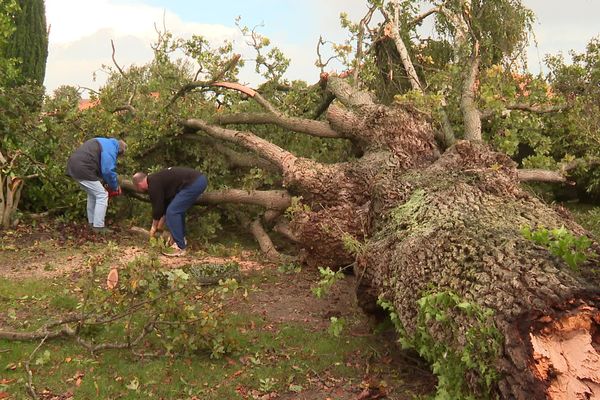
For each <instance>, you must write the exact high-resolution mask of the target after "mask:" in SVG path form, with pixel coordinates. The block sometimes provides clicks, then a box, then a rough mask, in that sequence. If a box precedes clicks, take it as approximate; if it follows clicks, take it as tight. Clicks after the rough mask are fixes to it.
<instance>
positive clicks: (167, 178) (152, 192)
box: [133, 167, 208, 257]
mask: <svg viewBox="0 0 600 400" xmlns="http://www.w3.org/2000/svg"><path fill="white" fill-rule="evenodd" d="M133 183H134V184H135V186H136V188H137V189H138V190H139V191H142V192H145V191H148V195H149V196H150V203H151V204H152V227H151V228H150V236H154V234H155V233H156V231H157V230H160V229H162V227H163V225H164V224H165V221H166V223H167V227H168V228H169V231H171V236H172V237H173V241H174V242H175V243H173V246H172V250H173V251H172V252H171V253H163V254H165V255H167V256H174V257H178V256H182V255H184V254H185V252H186V250H185V248H186V246H187V241H186V240H185V212H186V211H187V210H188V209H189V208H190V207H191V206H192V205H193V204H194V203H195V202H196V200H197V199H198V197H199V196H200V195H201V194H202V193H203V192H204V191H205V190H206V186H207V185H208V181H207V179H206V176H205V175H203V174H202V173H201V172H198V171H196V170H193V169H191V168H185V167H171V168H167V169H163V170H161V171H158V172H156V173H154V174H150V175H146V174H145V173H143V172H137V173H136V174H135V175H133Z"/></svg>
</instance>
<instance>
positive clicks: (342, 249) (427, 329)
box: [185, 78, 600, 399]
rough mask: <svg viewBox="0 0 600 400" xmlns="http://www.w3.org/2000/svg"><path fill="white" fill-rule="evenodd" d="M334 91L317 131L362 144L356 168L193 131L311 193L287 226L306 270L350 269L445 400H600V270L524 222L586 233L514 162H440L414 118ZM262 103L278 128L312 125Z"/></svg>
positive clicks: (473, 146)
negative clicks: (353, 248)
mask: <svg viewBox="0 0 600 400" xmlns="http://www.w3.org/2000/svg"><path fill="white" fill-rule="evenodd" d="M328 90H330V91H331V93H333V94H335V96H336V98H337V100H338V101H339V102H340V103H342V104H341V105H339V104H337V105H334V106H332V107H330V109H329V111H328V114H327V120H328V121H327V122H325V123H321V125H320V126H319V132H330V131H329V129H333V130H334V131H336V132H338V133H339V137H340V138H345V139H349V140H352V141H353V142H354V144H355V145H356V146H358V147H360V148H361V149H362V151H363V154H364V155H363V156H362V157H361V158H359V159H358V160H355V161H353V162H348V163H341V164H334V165H323V164H319V163H316V162H314V161H311V160H307V159H302V158H298V157H295V156H294V155H292V154H290V153H287V152H286V151H284V150H282V149H278V148H276V146H273V145H272V144H268V143H265V142H264V140H262V139H260V138H258V137H256V136H254V135H253V134H251V133H250V132H240V131H233V130H228V129H226V128H221V127H215V126H212V125H209V124H206V123H204V122H203V121H199V120H188V121H186V122H185V125H186V126H187V127H188V128H193V129H199V130H203V131H205V132H206V133H208V134H209V135H211V136H213V137H215V138H220V139H224V140H228V141H231V142H234V143H236V144H238V145H240V146H243V147H245V148H247V149H248V150H251V151H254V152H255V153H258V155H259V156H261V157H263V158H265V159H266V160H268V161H269V162H270V163H271V164H273V165H275V166H277V168H279V169H280V171H281V174H282V176H283V184H284V187H285V188H286V189H287V190H288V192H289V193H290V195H292V196H301V198H302V203H301V205H300V206H298V205H297V206H293V207H292V209H290V210H289V211H290V212H288V213H287V214H288V215H291V216H292V217H291V220H290V221H287V222H285V228H286V231H287V232H288V236H289V237H290V238H292V237H293V239H294V240H295V241H296V242H298V243H299V244H300V245H301V246H302V247H304V249H305V255H306V261H307V262H309V263H311V264H316V265H325V266H331V267H343V266H347V265H350V264H354V265H355V271H356V273H357V275H358V277H359V279H358V281H359V285H358V288H357V296H358V298H359V301H360V303H361V305H362V306H363V308H365V310H368V311H375V310H377V309H380V307H383V308H385V309H387V310H388V311H390V312H391V315H392V317H393V318H392V319H393V321H394V322H395V323H396V325H397V328H398V330H399V332H400V335H401V339H402V341H403V343H405V344H406V345H409V346H412V347H414V348H415V349H416V350H417V351H419V352H420V353H421V354H422V355H423V356H424V357H425V358H427V359H428V360H429V361H431V362H432V365H433V368H434V371H435V372H436V373H437V374H438V375H439V376H440V386H439V387H438V390H440V391H446V396H449V397H450V398H460V397H464V396H466V394H467V393H471V394H474V395H475V396H476V398H487V397H496V396H500V397H502V398H507V399H508V398H516V399H542V398H553V399H578V398H581V399H586V398H600V356H599V354H598V352H597V350H596V347H597V346H600V340H599V336H600V335H598V334H597V331H598V329H597V328H598V324H599V323H600V311H599V307H600V291H599V290H598V283H599V282H598V281H599V279H598V278H597V274H596V268H595V266H594V265H593V264H592V263H591V262H587V264H584V265H581V266H580V267H579V270H578V271H574V270H572V269H571V268H569V267H568V266H567V264H566V263H565V262H564V261H562V260H561V259H560V258H558V257H556V256H553V255H552V254H551V253H550V252H549V250H548V249H546V248H544V247H541V246H539V245H536V244H535V243H534V242H532V241H530V240H527V239H525V238H524V237H523V235H522V234H521V228H522V227H523V226H531V227H541V226H543V227H546V228H558V227H560V226H565V227H567V228H568V229H569V230H570V231H571V232H573V233H575V234H577V235H585V234H586V232H585V230H584V229H583V228H581V227H580V226H578V225H577V224H576V223H574V222H573V221H572V220H571V219H570V218H569V217H568V216H567V215H566V213H564V212H559V211H557V210H554V209H552V208H550V207H548V206H547V205H545V204H544V203H542V202H541V201H539V200H538V199H536V198H535V197H534V196H532V195H530V194H528V193H527V192H526V191H524V190H523V189H522V188H521V187H520V182H519V174H518V171H517V169H516V165H515V164H514V163H513V162H512V161H511V160H510V159H509V158H508V157H507V156H505V155H503V154H500V153H497V152H494V151H492V150H491V149H489V148H488V147H487V146H486V145H484V144H482V143H481V142H479V141H472V142H469V141H462V142H458V143H456V144H455V145H453V146H452V147H450V148H449V149H448V150H447V151H446V152H445V153H443V154H441V155H440V152H439V149H438V148H437V145H436V143H435V140H434V131H433V128H432V126H431V124H430V123H429V122H428V119H427V116H425V115H423V114H422V113H420V112H419V111H418V110H416V109H413V108H411V107H408V106H393V107H382V106H379V105H376V104H374V103H373V101H372V99H371V97H370V96H368V95H367V94H365V93H361V92H356V91H353V90H352V88H350V87H349V85H347V84H345V83H344V82H343V81H342V80H340V79H334V78H331V79H330V80H329V82H328ZM259 100H260V102H261V105H263V106H264V107H265V108H267V110H268V111H269V112H271V113H273V115H274V116H273V118H272V119H271V120H270V121H271V122H272V123H275V124H278V125H281V126H286V128H288V129H292V130H296V131H301V132H304V131H303V129H306V126H307V125H306V124H303V125H297V127H296V128H294V126H295V124H294V123H293V121H291V120H290V119H288V118H286V117H284V116H282V115H280V114H277V113H276V112H275V111H274V108H273V107H272V106H271V105H269V104H266V103H265V100H264V99H262V98H261V99H259ZM236 120H239V119H237V118H236V117H233V118H232V119H230V121H236ZM246 121H247V123H261V122H258V121H256V122H251V121H249V120H248V119H246ZM323 124H324V125H323ZM305 133H306V132H305ZM313 133H314V134H315V135H317V136H319V134H318V132H317V131H316V130H315V131H314V132H313ZM321 136H324V137H333V136H335V135H331V134H329V133H328V134H327V135H325V134H321ZM280 222H281V221H280ZM349 239H351V240H358V241H359V242H362V243H363V246H362V248H363V250H362V251H361V252H360V254H359V255H358V256H357V255H356V254H352V253H351V252H350V251H349V250H348V248H347V246H345V245H344V242H347V241H348V240H349ZM595 246H596V249H597V244H596V245H595Z"/></svg>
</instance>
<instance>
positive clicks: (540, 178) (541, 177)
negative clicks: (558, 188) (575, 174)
mask: <svg viewBox="0 0 600 400" xmlns="http://www.w3.org/2000/svg"><path fill="white" fill-rule="evenodd" d="M517 174H518V177H519V180H520V181H521V182H549V183H565V182H567V179H566V178H565V177H564V175H562V174H561V173H560V172H556V171H548V170H544V169H518V170H517Z"/></svg>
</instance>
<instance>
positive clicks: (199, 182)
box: [165, 175, 208, 249]
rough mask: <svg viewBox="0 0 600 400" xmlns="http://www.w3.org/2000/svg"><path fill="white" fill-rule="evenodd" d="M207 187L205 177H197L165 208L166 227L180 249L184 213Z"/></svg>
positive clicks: (183, 233)
mask: <svg viewBox="0 0 600 400" xmlns="http://www.w3.org/2000/svg"><path fill="white" fill-rule="evenodd" d="M207 185H208V180H207V179H206V176H204V175H202V176H200V177H198V179H196V180H195V181H194V182H193V183H192V184H191V185H188V186H185V187H184V188H183V189H181V190H180V191H179V193H177V194H176V195H175V197H174V198H173V200H172V201H171V204H169V206H168V207H167V212H166V214H165V216H166V222H167V227H168V228H169V231H171V236H173V240H174V241H175V243H177V246H179V248H180V249H185V212H186V211H187V210H188V208H190V207H191V206H193V205H194V203H195V202H196V200H198V197H199V196H200V195H201V194H202V192H204V191H205V190H206V186H207Z"/></svg>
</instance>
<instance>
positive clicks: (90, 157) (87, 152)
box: [67, 139, 102, 181]
mask: <svg viewBox="0 0 600 400" xmlns="http://www.w3.org/2000/svg"><path fill="white" fill-rule="evenodd" d="M101 152H102V147H101V146H100V143H99V142H98V141H97V140H96V139H90V140H88V141H87V142H85V143H84V144H82V145H81V146H79V148H78V149H77V150H75V151H74V152H73V154H71V157H69V161H67V175H69V176H70V177H71V178H73V179H77V180H80V181H99V180H100V179H101V178H102V173H101V170H100V153H101Z"/></svg>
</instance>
